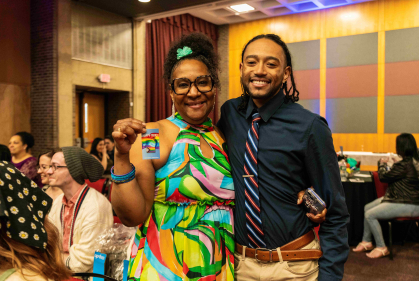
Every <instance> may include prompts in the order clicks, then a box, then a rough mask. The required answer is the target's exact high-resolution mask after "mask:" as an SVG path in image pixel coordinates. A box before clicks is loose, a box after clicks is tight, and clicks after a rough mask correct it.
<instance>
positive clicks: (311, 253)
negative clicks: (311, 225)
mask: <svg viewBox="0 0 419 281" xmlns="http://www.w3.org/2000/svg"><path fill="white" fill-rule="evenodd" d="M313 240H314V232H313V231H312V230H310V231H309V232H307V233H306V234H304V235H303V236H301V237H299V238H297V239H295V240H293V241H291V242H289V243H288V244H285V245H284V246H282V247H280V249H281V255H282V259H283V260H284V261H302V260H317V259H319V258H320V257H321V256H322V255H323V252H322V251H321V250H299V249H301V248H303V247H304V246H306V245H308V244H309V243H310V242H311V241H313ZM236 251H237V252H238V253H239V254H243V246H242V245H240V244H237V243H236ZM245 256H246V257H249V258H254V259H256V260H257V261H266V262H278V261H279V257H278V252H277V251H276V249H273V250H269V249H264V248H257V249H252V248H247V247H246V253H245Z"/></svg>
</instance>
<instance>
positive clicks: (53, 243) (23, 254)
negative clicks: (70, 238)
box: [0, 218, 72, 281]
mask: <svg viewBox="0 0 419 281" xmlns="http://www.w3.org/2000/svg"><path fill="white" fill-rule="evenodd" d="M0 224H1V228H0V268H2V269H7V268H16V269H20V270H23V269H27V270H30V271H31V272H33V274H34V275H35V276H41V277H43V278H44V279H45V280H55V281H61V280H68V279H70V277H71V274H72V273H71V271H70V270H68V269H67V268H66V267H65V264H64V262H63V260H62V258H61V244H60V243H61V242H60V241H61V240H60V235H59V233H58V229H57V228H56V227H55V226H54V225H53V224H52V222H50V221H49V219H48V218H46V219H45V221H44V228H45V230H46V231H47V234H48V242H47V249H46V251H45V252H42V251H41V250H39V249H36V248H34V247H30V246H27V245H25V244H23V243H21V242H18V241H16V240H13V239H11V238H9V237H7V235H6V220H3V219H0ZM22 274H23V272H22Z"/></svg>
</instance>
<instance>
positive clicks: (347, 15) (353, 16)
mask: <svg viewBox="0 0 419 281" xmlns="http://www.w3.org/2000/svg"><path fill="white" fill-rule="evenodd" d="M340 18H341V19H343V20H356V19H357V18H359V13H357V12H349V13H344V14H341V15H340Z"/></svg>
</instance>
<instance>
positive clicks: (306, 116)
mask: <svg viewBox="0 0 419 281" xmlns="http://www.w3.org/2000/svg"><path fill="white" fill-rule="evenodd" d="M284 108H285V109H286V110H290V111H292V115H291V116H292V118H293V119H296V121H300V122H302V123H306V124H310V125H311V124H312V123H313V122H316V121H320V122H324V123H326V125H327V121H326V119H325V118H323V117H321V116H320V115H318V114H316V113H314V112H311V111H310V110H308V109H305V108H304V107H303V106H302V105H301V104H299V103H298V102H291V101H289V102H288V103H285V104H284Z"/></svg>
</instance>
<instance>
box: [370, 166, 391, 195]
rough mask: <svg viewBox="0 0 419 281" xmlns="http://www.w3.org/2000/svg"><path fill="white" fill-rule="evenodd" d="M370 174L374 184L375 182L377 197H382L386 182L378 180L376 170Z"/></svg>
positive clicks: (386, 185) (384, 192)
mask: <svg viewBox="0 0 419 281" xmlns="http://www.w3.org/2000/svg"><path fill="white" fill-rule="evenodd" d="M372 175H373V176H374V184H375V190H376V192H377V198H380V197H383V196H384V194H386V190H387V187H388V184H387V183H385V182H381V181H380V177H379V176H378V172H372Z"/></svg>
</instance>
